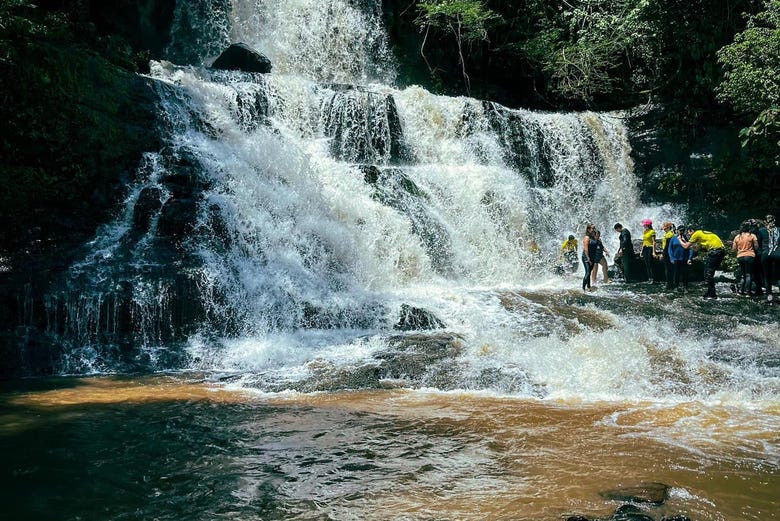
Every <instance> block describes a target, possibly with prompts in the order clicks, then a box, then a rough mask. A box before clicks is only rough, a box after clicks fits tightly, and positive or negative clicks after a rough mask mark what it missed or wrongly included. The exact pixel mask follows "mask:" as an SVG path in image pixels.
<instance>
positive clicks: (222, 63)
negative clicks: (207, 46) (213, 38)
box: [211, 43, 271, 74]
mask: <svg viewBox="0 0 780 521" xmlns="http://www.w3.org/2000/svg"><path fill="white" fill-rule="evenodd" d="M211 67H212V68H214V69H222V70H229V71H244V72H259V73H261V74H267V73H269V72H271V60H269V59H268V58H266V57H265V55H263V54H261V53H259V52H257V51H256V50H254V49H252V48H251V47H249V46H248V45H247V44H245V43H234V44H232V45H231V46H230V47H228V48H227V49H225V50H224V51H223V52H222V54H220V55H219V57H217V59H216V60H214V63H212V64H211Z"/></svg>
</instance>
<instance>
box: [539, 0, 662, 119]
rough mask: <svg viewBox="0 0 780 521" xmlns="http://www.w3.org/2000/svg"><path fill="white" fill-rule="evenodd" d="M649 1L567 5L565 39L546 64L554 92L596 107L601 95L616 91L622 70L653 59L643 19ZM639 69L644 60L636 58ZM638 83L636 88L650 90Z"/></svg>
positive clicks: (648, 30)
mask: <svg viewBox="0 0 780 521" xmlns="http://www.w3.org/2000/svg"><path fill="white" fill-rule="evenodd" d="M647 5H648V1H647V0H587V1H583V2H578V3H574V4H567V5H566V7H565V8H564V9H563V11H562V15H563V20H564V21H565V23H566V27H565V32H563V31H557V32H556V34H558V35H566V38H565V39H561V40H559V41H557V42H555V43H554V44H553V48H552V49H550V51H551V52H549V53H548V54H547V56H546V59H544V61H543V63H542V67H543V69H544V71H545V72H546V73H547V74H549V76H550V79H551V82H552V90H553V92H555V94H557V95H558V96H560V97H562V98H564V99H567V100H578V101H580V102H583V103H585V104H586V105H592V104H593V101H594V99H595V98H596V97H597V96H603V95H607V94H610V93H612V92H613V91H614V90H615V88H616V86H617V85H618V83H619V82H620V77H621V72H620V69H621V68H623V67H627V66H628V65H629V64H630V63H631V62H632V58H643V59H644V60H645V61H647V60H649V59H651V57H652V56H651V55H650V53H649V52H648V51H647V49H646V47H647V41H648V37H649V36H650V35H651V34H652V29H651V27H650V26H649V24H648V22H647V20H646V19H645V18H644V17H643V14H644V9H645V8H646V7H647ZM634 62H635V66H638V65H640V64H641V63H642V62H641V60H639V59H635V60H634ZM645 87H646V86H645V85H638V86H636V87H635V88H636V89H637V90H638V89H641V88H645Z"/></svg>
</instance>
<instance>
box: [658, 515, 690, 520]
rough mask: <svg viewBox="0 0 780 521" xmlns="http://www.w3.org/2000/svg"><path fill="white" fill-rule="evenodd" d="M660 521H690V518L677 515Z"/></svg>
mask: <svg viewBox="0 0 780 521" xmlns="http://www.w3.org/2000/svg"><path fill="white" fill-rule="evenodd" d="M661 521H691V518H690V517H688V516H686V515H685V514H677V515H676V516H672V517H666V516H664V517H662V518H661Z"/></svg>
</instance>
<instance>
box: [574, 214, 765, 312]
mask: <svg viewBox="0 0 780 521" xmlns="http://www.w3.org/2000/svg"><path fill="white" fill-rule="evenodd" d="M642 227H643V232H642V251H641V254H640V256H641V259H642V262H643V264H644V267H645V270H646V272H647V281H648V283H649V284H654V283H655V272H654V268H653V261H654V259H658V260H661V261H662V262H663V265H664V276H665V279H666V289H668V290H670V291H681V292H686V293H687V291H688V270H689V267H690V265H691V263H692V260H693V256H694V250H696V251H698V252H699V253H700V254H702V255H705V258H704V281H705V286H706V292H705V293H704V295H703V297H704V298H706V299H715V298H717V293H716V291H715V272H716V271H717V270H718V269H720V267H721V264H722V263H723V259H724V258H725V256H726V247H725V244H724V243H723V241H722V240H721V238H720V237H718V235H717V234H715V233H713V232H710V231H706V230H703V229H701V228H699V227H697V226H683V225H680V226H675V225H674V224H673V223H671V222H669V221H665V222H663V223H662V224H661V229H662V231H663V235H662V236H661V251H660V252H658V251H656V238H657V236H656V231H655V229H654V228H653V222H652V221H651V220H650V219H645V220H643V221H642ZM614 230H615V232H617V233H618V241H619V247H618V251H617V252H616V254H615V257H614V260H615V266H616V267H617V268H618V270H619V271H622V273H623V279H624V280H625V281H629V280H630V278H631V270H632V264H633V260H634V259H635V257H636V253H635V251H634V244H633V241H632V238H631V232H630V231H629V230H628V229H626V228H624V227H623V225H622V224H620V223H617V224H615V226H614ZM577 246H578V244H577V240H576V239H575V238H574V236H573V235H570V236H569V237H568V239H567V240H566V241H565V242H564V243H563V246H562V248H561V252H562V255H563V257H564V259H565V260H566V261H567V262H569V263H572V262H576V255H577ZM732 247H733V249H734V251H735V252H736V256H737V261H738V263H739V267H740V279H739V287H738V292H739V293H740V294H741V295H749V294H752V295H763V294H764V293H765V294H766V295H767V300H768V301H769V302H771V301H772V300H773V294H772V286H773V285H777V284H778V277H779V276H780V228H777V227H776V225H775V218H774V216H772V215H767V216H766V218H765V220H764V222H763V223H762V222H760V221H758V220H756V219H750V220H748V221H745V222H744V223H742V226H741V227H740V231H739V234H738V235H736V236H735V237H734V239H733V241H732ZM606 256H609V252H608V251H607V250H606V248H604V244H603V243H602V242H601V234H600V232H599V230H597V229H596V227H595V225H593V224H588V225H587V226H586V228H585V235H584V236H583V238H582V256H581V259H582V264H583V266H584V267H585V274H584V277H583V278H582V289H583V291H586V290H589V289H592V288H593V284H595V282H596V275H597V272H598V267H599V266H602V270H603V272H604V282H609V275H608V271H607V261H606V258H605V257H606ZM779 288H780V286H779Z"/></svg>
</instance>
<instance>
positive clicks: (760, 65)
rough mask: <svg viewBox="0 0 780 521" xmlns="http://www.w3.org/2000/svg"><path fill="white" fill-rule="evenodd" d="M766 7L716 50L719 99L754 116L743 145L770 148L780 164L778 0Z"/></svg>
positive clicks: (768, 1)
mask: <svg viewBox="0 0 780 521" xmlns="http://www.w3.org/2000/svg"><path fill="white" fill-rule="evenodd" d="M764 5H765V10H764V11H762V12H761V13H759V14H757V15H754V16H751V17H750V18H749V19H748V24H747V28H746V29H745V30H744V31H742V32H741V33H738V34H737V35H736V36H735V37H734V41H733V43H731V44H729V45H726V46H725V47H723V48H722V49H721V50H720V51H719V52H718V61H719V62H720V63H721V65H722V66H723V68H724V69H725V73H724V78H723V81H722V82H721V84H720V85H719V86H718V88H717V94H718V98H719V99H720V100H721V101H725V102H728V103H731V104H732V106H733V107H734V109H735V110H737V111H738V112H741V113H744V114H746V115H748V116H751V117H754V118H755V119H754V121H753V123H752V124H751V125H750V126H749V127H747V128H744V129H742V131H741V132H740V137H741V138H742V144H743V146H747V145H749V144H752V145H755V146H759V147H765V148H766V147H770V148H771V149H772V153H771V154H770V155H771V156H773V158H774V163H775V165H777V164H780V67H778V63H780V0H766V2H765V4H764Z"/></svg>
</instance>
